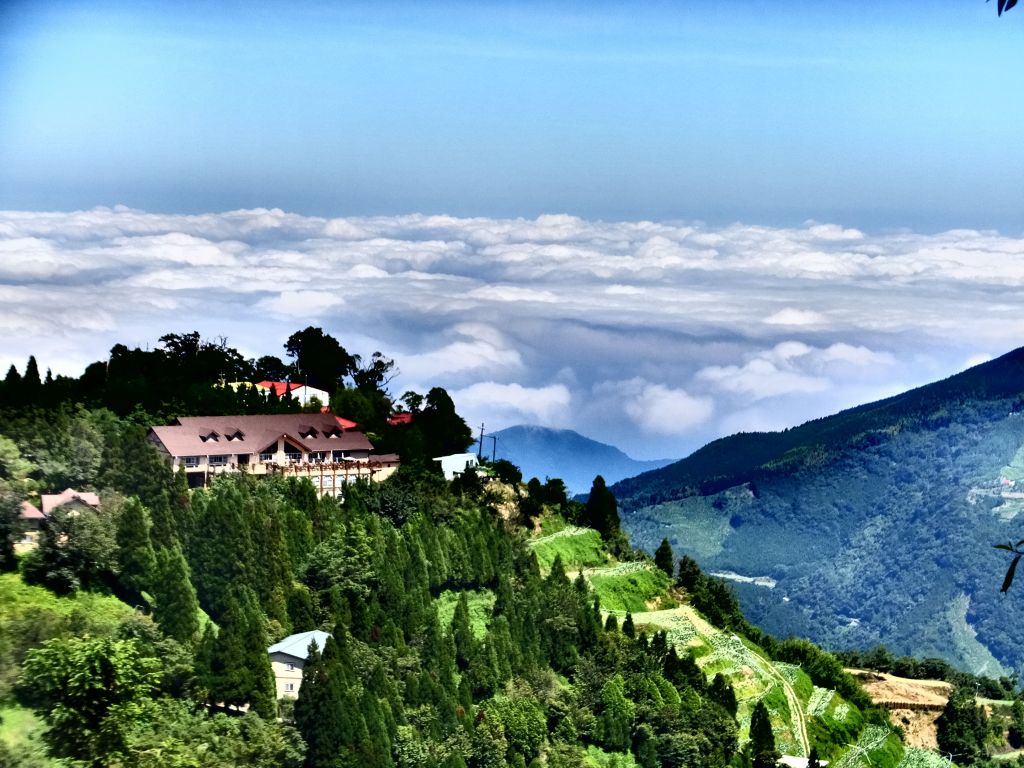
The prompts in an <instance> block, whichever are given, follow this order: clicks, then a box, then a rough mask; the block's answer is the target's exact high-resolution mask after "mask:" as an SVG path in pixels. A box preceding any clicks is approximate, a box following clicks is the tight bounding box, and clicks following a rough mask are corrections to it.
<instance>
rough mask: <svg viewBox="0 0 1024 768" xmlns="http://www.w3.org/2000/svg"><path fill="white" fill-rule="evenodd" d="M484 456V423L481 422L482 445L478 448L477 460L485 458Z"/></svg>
mask: <svg viewBox="0 0 1024 768" xmlns="http://www.w3.org/2000/svg"><path fill="white" fill-rule="evenodd" d="M483 457H484V425H483V422H481V423H480V447H479V448H478V449H477V452H476V458H477V460H480V459H483Z"/></svg>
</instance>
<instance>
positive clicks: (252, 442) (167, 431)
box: [153, 413, 373, 456]
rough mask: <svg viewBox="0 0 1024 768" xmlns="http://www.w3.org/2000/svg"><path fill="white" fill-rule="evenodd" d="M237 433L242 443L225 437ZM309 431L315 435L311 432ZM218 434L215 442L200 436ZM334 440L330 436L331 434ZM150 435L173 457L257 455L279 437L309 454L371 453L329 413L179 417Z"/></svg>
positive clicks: (362, 437) (365, 441)
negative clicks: (316, 452) (318, 452)
mask: <svg viewBox="0 0 1024 768" xmlns="http://www.w3.org/2000/svg"><path fill="white" fill-rule="evenodd" d="M236 430H240V431H241V432H242V434H243V435H244V437H243V438H242V439H241V440H228V439H227V438H226V435H229V434H232V433H233V432H235V431H236ZM311 430H315V432H312V433H311ZM211 432H217V433H218V435H219V436H220V438H219V439H218V440H209V441H204V440H203V439H202V436H205V435H208V434H210V433H211ZM332 433H333V434H336V435H337V437H330V436H329V435H330V434H332ZM153 434H154V435H156V437H157V438H158V439H159V440H160V442H161V443H162V444H163V446H164V448H165V449H166V450H167V452H168V453H170V454H171V455H172V456H209V455H211V454H212V455H222V454H232V453H259V452H261V451H262V450H263V449H265V448H266V447H268V446H269V445H270V444H271V443H274V442H276V441H277V439H278V438H279V437H282V436H286V437H288V438H289V439H290V441H291V442H293V443H299V444H300V447H302V448H305V449H307V450H309V451H372V450H373V445H372V444H371V443H370V441H369V440H368V439H367V438H366V435H364V434H363V433H362V432H355V431H350V430H342V429H341V428H340V426H339V424H338V421H337V419H336V418H335V417H334V416H333V415H332V414H329V413H275V414H265V415H256V416H182V417H181V418H179V419H178V420H177V423H176V424H172V425H170V426H158V427H153Z"/></svg>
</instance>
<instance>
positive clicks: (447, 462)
mask: <svg viewBox="0 0 1024 768" xmlns="http://www.w3.org/2000/svg"><path fill="white" fill-rule="evenodd" d="M434 461H438V462H440V463H441V472H443V473H444V479H445V480H453V479H455V476H456V475H461V474H462V473H463V472H465V471H466V470H467V469H469V468H470V467H475V466H477V465H478V464H479V463H480V462H479V459H478V458H477V455H476V454H475V453H453V454H451V455H450V456H438V457H437V458H435V459H434Z"/></svg>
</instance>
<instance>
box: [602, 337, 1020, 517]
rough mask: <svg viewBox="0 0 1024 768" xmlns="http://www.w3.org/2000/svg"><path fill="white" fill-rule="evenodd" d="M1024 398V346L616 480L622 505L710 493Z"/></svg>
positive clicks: (742, 435) (723, 441)
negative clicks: (977, 406) (976, 407)
mask: <svg viewBox="0 0 1024 768" xmlns="http://www.w3.org/2000/svg"><path fill="white" fill-rule="evenodd" d="M1006 399H1009V400H1011V406H1021V405H1024V347H1020V348H1018V349H1015V350H1013V351H1012V352H1009V353H1007V354H1005V355H1003V356H1001V357H999V358H996V359H995V360H990V361H988V362H985V363H982V364H980V365H976V366H974V367H972V368H969V369H968V370H966V371H962V372H961V373H958V374H955V375H953V376H950V377H949V378H946V379H943V380H942V381H938V382H934V383H932V384H926V385H924V386H922V387H917V388H916V389H911V390H909V391H907V392H904V393H902V394H899V395H894V396H893V397H889V398H886V399H884V400H878V401H876V402H873V403H866V404H864V405H859V406H856V407H854V408H849V409H847V410H845V411H840V412H839V413H836V414H834V415H832V416H825V417H822V418H820V419H814V420H812V421H808V422H806V423H804V424H801V425H800V426H797V427H793V428H791V429H787V430H783V431H782V432H741V433H738V434H735V435H730V436H728V437H723V438H719V439H718V440H714V441H712V442H710V443H708V444H707V445H705V446H704V447H703V448H700V449H698V450H697V451H694V452H693V453H692V454H691V455H690V456H687V457H686V458H684V459H681V460H680V461H677V462H675V463H673V464H670V465H668V466H667V467H663V468H661V469H656V470H652V471H650V472H645V473H643V474H641V475H638V476H636V477H632V478H628V479H626V480H622V481H620V482H618V483H616V484H614V487H613V491H614V492H615V493H616V495H617V496H618V498H619V499H620V502H621V503H622V505H623V506H624V507H625V508H635V507H637V506H640V505H642V504H649V503H657V502H660V501H671V500H673V499H679V498H683V497H684V496H689V495H693V494H694V493H708V492H714V491H718V490H722V489H724V488H729V487H731V486H735V485H738V484H740V483H744V482H751V481H756V480H757V479H758V478H761V477H772V476H777V475H779V474H785V473H787V472H791V471H793V470H796V469H797V468H799V467H800V466H802V465H805V464H814V463H821V462H822V461H823V460H824V459H825V456H826V455H827V454H829V453H834V452H836V451H839V450H844V449H847V448H851V447H853V448H856V447H857V446H858V445H865V444H870V443H872V442H877V441H881V440H884V439H886V437H887V436H889V435H892V434H894V433H895V432H898V431H901V430H905V429H913V428H922V427H923V428H927V427H928V426H929V425H940V424H942V423H943V422H946V423H948V422H949V421H950V420H951V419H953V418H955V411H956V409H957V407H958V406H959V405H963V404H970V403H977V402H992V401H1001V400H1006Z"/></svg>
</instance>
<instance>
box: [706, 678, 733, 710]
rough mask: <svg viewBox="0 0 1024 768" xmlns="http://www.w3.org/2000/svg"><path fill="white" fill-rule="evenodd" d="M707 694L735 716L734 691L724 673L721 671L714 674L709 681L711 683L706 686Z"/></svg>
mask: <svg viewBox="0 0 1024 768" xmlns="http://www.w3.org/2000/svg"><path fill="white" fill-rule="evenodd" d="M708 696H710V697H711V700H712V701H715V702H717V703H718V704H721V705H722V708H723V709H724V710H725V711H726V712H728V713H729V714H730V715H732V716H733V717H736V711H737V709H738V704H737V702H736V691H735V690H733V687H732V686H731V685H730V684H729V681H728V680H726V678H725V675H723V674H722V673H721V672H719V673H718V674H716V675H715V677H714V679H713V680H712V681H711V685H710V686H708Z"/></svg>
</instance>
